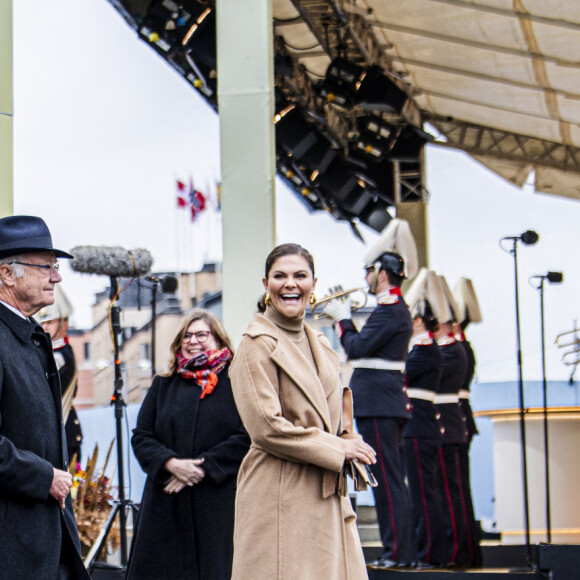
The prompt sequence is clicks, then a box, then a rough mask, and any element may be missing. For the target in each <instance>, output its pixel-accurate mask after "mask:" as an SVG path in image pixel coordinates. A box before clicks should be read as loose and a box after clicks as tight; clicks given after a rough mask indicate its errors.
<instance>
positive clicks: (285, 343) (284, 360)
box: [271, 333, 331, 432]
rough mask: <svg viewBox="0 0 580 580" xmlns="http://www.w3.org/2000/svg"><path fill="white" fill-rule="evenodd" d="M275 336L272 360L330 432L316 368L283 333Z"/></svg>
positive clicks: (328, 415) (327, 414)
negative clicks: (300, 392) (294, 385)
mask: <svg viewBox="0 0 580 580" xmlns="http://www.w3.org/2000/svg"><path fill="white" fill-rule="evenodd" d="M277 338H278V344H277V345H276V348H275V349H274V350H273V351H272V355H271V356H272V360H273V361H274V362H275V363H276V364H277V365H278V366H279V367H280V368H281V369H282V370H283V371H284V373H285V374H286V375H288V377H290V378H291V379H292V381H293V382H294V383H295V384H296V386H297V387H298V388H299V389H300V390H301V391H302V392H303V393H304V395H305V396H306V398H307V399H308V400H309V401H310V403H311V404H312V406H313V407H314V408H315V409H316V412H317V413H318V414H319V415H320V417H321V418H322V421H323V422H324V426H325V427H326V429H327V430H328V431H329V432H331V424H330V414H329V412H328V405H327V403H326V395H325V392H324V388H323V386H322V383H321V382H320V379H319V378H318V375H317V374H316V370H315V369H314V368H313V367H312V365H311V364H310V362H309V361H307V360H306V358H305V357H304V355H303V354H302V353H301V352H300V351H299V350H298V348H296V346H295V345H294V344H293V343H292V341H291V340H289V339H288V338H287V337H286V336H285V335H284V334H283V333H280V335H279V336H278V337H277ZM315 360H316V359H315Z"/></svg>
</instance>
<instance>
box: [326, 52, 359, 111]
mask: <svg viewBox="0 0 580 580" xmlns="http://www.w3.org/2000/svg"><path fill="white" fill-rule="evenodd" d="M364 75H365V70H364V68H363V67H361V66H359V65H357V64H355V63H353V62H350V61H349V60H347V59H345V58H341V57H339V58H335V59H334V60H333V61H332V62H331V63H330V65H329V66H328V68H327V69H326V75H325V77H324V81H323V82H322V84H321V85H320V94H321V95H322V96H323V97H326V100H327V102H329V103H332V104H334V105H339V106H341V107H344V108H349V107H352V106H353V104H354V101H355V94H356V92H357V90H358V88H359V86H360V83H361V80H362V78H363V77H364Z"/></svg>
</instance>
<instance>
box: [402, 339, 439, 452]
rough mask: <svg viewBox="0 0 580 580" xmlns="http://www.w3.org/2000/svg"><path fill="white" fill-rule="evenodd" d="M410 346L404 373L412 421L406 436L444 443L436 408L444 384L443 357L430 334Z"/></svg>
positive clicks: (409, 423) (412, 342) (415, 340)
mask: <svg viewBox="0 0 580 580" xmlns="http://www.w3.org/2000/svg"><path fill="white" fill-rule="evenodd" d="M411 344H412V345H413V348H412V349H411V351H410V352H409V358H408V359H407V364H406V366H405V370H406V373H407V395H408V396H409V398H410V399H411V403H412V405H413V418H412V419H411V420H410V421H409V422H408V423H407V425H406V426H405V434H404V435H405V437H421V438H424V439H433V440H435V441H441V431H442V425H441V423H440V421H439V413H438V411H437V407H436V406H435V404H434V402H435V396H436V395H437V392H438V390H439V381H440V380H441V353H440V352H439V347H438V346H437V343H436V342H435V341H434V340H433V337H432V335H431V334H430V333H428V332H425V333H424V334H420V335H418V336H416V337H413V339H412V340H411Z"/></svg>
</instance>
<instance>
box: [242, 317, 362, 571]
mask: <svg viewBox="0 0 580 580" xmlns="http://www.w3.org/2000/svg"><path fill="white" fill-rule="evenodd" d="M304 328H305V332H306V336H307V339H308V341H309V343H310V347H311V350H312V355H313V357H314V361H315V363H316V367H317V370H318V373H317V372H316V369H314V368H313V366H312V364H311V363H310V362H309V361H308V360H307V359H306V358H305V356H304V355H303V354H302V353H301V352H300V350H299V349H298V347H297V346H296V345H295V344H294V343H293V342H292V340H291V339H290V337H289V336H288V335H287V334H286V332H285V331H284V330H283V329H281V328H279V327H278V326H276V325H275V324H274V323H273V322H271V321H270V320H269V319H267V318H266V317H264V316H263V315H262V314H257V315H256V317H255V318H254V320H253V321H252V323H251V324H250V326H249V327H248V329H247V330H246V332H245V334H244V337H243V338H242V341H241V343H240V346H239V348H238V351H237V353H236V356H235V358H234V361H233V362H232V366H231V369H230V378H231V381H232V389H233V392H234V398H235V401H236V405H237V407H238V411H239V413H240V416H241V418H242V421H243V423H244V426H245V427H246V429H247V431H248V433H249V435H250V438H251V440H252V445H251V447H250V451H249V452H248V454H247V455H246V457H245V458H244V460H243V462H242V465H241V468H240V472H239V474H238V489H237V495H236V513H235V531H234V562H233V573H232V580H247V579H248V578H252V580H262V579H263V580H276V579H278V580H296V579H297V578H300V580H320V578H329V579H332V580H343V579H344V580H359V579H366V578H368V576H367V573H366V566H365V562H364V557H363V552H362V548H361V544H360V539H359V536H358V531H357V528H356V515H355V513H354V511H353V509H352V507H351V504H350V500H349V498H348V497H344V496H340V495H337V493H336V484H337V480H338V477H339V474H340V472H341V470H342V467H343V464H344V460H345V442H344V441H343V440H342V439H340V438H339V437H337V436H336V433H337V432H338V430H339V427H340V417H341V408H342V387H341V386H340V384H339V376H338V355H337V354H336V353H335V352H334V351H333V350H332V348H331V347H330V344H329V342H328V340H327V339H326V338H325V337H324V335H323V334H322V333H319V332H315V331H314V330H312V329H311V328H310V327H309V326H308V325H304Z"/></svg>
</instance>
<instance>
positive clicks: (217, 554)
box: [127, 310, 250, 580]
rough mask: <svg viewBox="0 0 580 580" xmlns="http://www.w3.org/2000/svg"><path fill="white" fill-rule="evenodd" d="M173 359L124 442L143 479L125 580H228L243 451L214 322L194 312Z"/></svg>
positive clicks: (220, 333) (224, 351)
mask: <svg viewBox="0 0 580 580" xmlns="http://www.w3.org/2000/svg"><path fill="white" fill-rule="evenodd" d="M171 354H172V360H171V364H170V369H169V372H168V374H167V375H165V376H157V377H155V379H154V380H153V384H152V385H151V388H150V389H149V392H148V393H147V396H146V397H145V400H144V401H143V405H142V406H141V410H140V411H139V417H138V419H137V427H136V428H135V430H134V431H133V433H134V434H133V438H132V440H131V443H132V446H133V450H134V452H135V456H136V457H137V459H138V460H139V463H140V464H141V467H142V468H143V470H144V471H145V472H146V473H147V481H146V483H145V490H144V492H143V499H142V501H141V512H140V515H139V520H138V523H137V526H136V529H135V533H134V538H133V544H132V548H131V556H130V560H129V566H128V569H127V578H128V579H129V580H147V579H151V580H158V579H159V578H164V579H167V580H178V579H179V580H180V579H186V578H187V579H188V580H194V579H211V580H221V579H224V580H226V579H228V580H229V578H230V576H231V564H232V555H233V530H234V502H235V493H236V478H237V474H238V469H239V466H240V463H241V461H242V459H243V457H244V455H245V454H246V452H247V451H248V449H249V445H250V440H249V437H248V435H247V433H246V431H245V429H244V427H243V426H242V422H241V420H240V417H239V415H238V411H237V409H236V405H235V403H234V399H233V395H232V390H231V385H230V379H229V377H228V369H229V365H230V360H231V358H232V349H231V347H230V341H229V338H228V337H227V335H226V333H225V330H224V329H223V326H222V325H221V323H220V322H219V320H218V319H217V318H216V317H215V316H214V315H213V314H211V313H210V312H207V311H205V310H195V311H193V313H192V314H191V315H190V316H189V317H188V319H187V320H186V321H185V323H184V324H183V326H182V327H181V329H180V330H179V332H178V333H177V336H176V337H175V339H174V341H173V343H172V345H171Z"/></svg>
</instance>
